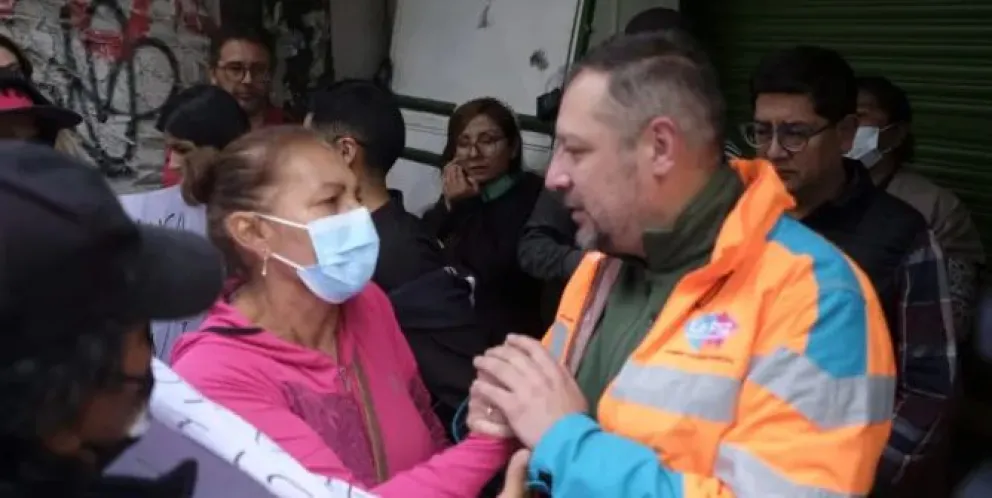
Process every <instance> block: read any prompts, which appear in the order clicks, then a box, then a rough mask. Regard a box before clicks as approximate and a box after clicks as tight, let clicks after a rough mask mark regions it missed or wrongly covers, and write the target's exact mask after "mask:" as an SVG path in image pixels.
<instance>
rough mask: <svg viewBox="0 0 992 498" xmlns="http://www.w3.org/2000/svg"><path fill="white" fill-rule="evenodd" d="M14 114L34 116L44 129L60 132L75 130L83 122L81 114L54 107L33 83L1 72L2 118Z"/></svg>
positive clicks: (0, 103) (0, 114) (16, 75)
mask: <svg viewBox="0 0 992 498" xmlns="http://www.w3.org/2000/svg"><path fill="white" fill-rule="evenodd" d="M13 114H25V115H31V116H34V117H35V118H36V119H37V120H38V122H39V126H40V127H42V128H46V129H50V130H54V131H58V130H62V129H65V128H73V127H75V126H76V125H78V124H79V123H80V122H81V121H82V120H83V118H82V116H80V115H79V114H77V113H75V112H73V111H70V110H69V109H65V108H63V107H59V106H57V105H54V104H52V103H51V101H49V100H48V99H47V98H45V96H44V95H42V94H41V92H40V91H38V89H37V88H36V87H35V86H34V84H33V83H31V82H30V81H28V80H26V79H24V78H23V77H22V76H20V75H19V74H11V73H9V72H8V71H2V72H0V117H2V116H9V115H13Z"/></svg>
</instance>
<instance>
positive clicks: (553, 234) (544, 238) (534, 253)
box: [517, 190, 584, 325]
mask: <svg viewBox="0 0 992 498" xmlns="http://www.w3.org/2000/svg"><path fill="white" fill-rule="evenodd" d="M577 229H578V227H577V226H576V225H575V222H574V221H572V216H571V213H570V212H569V211H568V209H566V208H565V205H564V204H563V203H562V199H561V194H559V193H558V192H554V191H551V190H543V191H542V192H541V196H540V197H538V198H537V204H536V205H535V206H534V212H533V213H531V215H530V219H528V220H527V224H526V225H524V230H523V233H522V234H521V236H520V245H519V246H518V247H517V258H518V260H519V262H520V268H521V269H523V271H524V272H526V273H527V274H528V275H530V276H532V277H534V278H536V279H538V280H540V281H542V282H544V289H543V291H542V296H541V316H542V318H543V322H544V325H549V324H550V323H551V321H552V320H553V318H554V314H555V311H556V310H557V309H558V301H559V300H560V299H561V294H562V292H563V291H564V290H565V284H567V283H568V279H570V278H572V273H573V272H574V271H575V269H576V268H578V266H579V262H580V261H582V255H583V254H584V251H582V250H581V249H579V248H578V247H577V246H576V245H575V232H576V230H577Z"/></svg>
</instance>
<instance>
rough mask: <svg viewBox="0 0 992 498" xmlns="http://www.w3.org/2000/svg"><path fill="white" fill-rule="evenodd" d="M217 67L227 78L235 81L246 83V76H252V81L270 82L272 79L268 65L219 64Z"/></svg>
mask: <svg viewBox="0 0 992 498" xmlns="http://www.w3.org/2000/svg"><path fill="white" fill-rule="evenodd" d="M217 67H218V68H219V69H220V70H221V71H223V72H224V75H225V76H227V77H228V78H230V79H232V80H234V81H244V80H245V75H248V74H250V75H251V79H252V81H268V80H269V78H270V77H271V74H269V65H268V64H261V63H254V64H245V63H243V62H229V63H227V64H219V65H218V66H217Z"/></svg>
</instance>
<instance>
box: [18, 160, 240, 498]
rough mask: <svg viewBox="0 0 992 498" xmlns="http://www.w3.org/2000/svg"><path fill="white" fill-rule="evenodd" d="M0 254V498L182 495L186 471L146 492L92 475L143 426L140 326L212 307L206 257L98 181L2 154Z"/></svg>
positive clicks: (210, 260) (202, 244)
mask: <svg viewBox="0 0 992 498" xmlns="http://www.w3.org/2000/svg"><path fill="white" fill-rule="evenodd" d="M0 255H2V257H0V331H3V334H4V335H3V338H2V340H3V344H2V347H0V406H2V407H3V409H2V410H0V447H2V448H3V451H2V453H0V496H4V497H6V496H18V497H55V496H58V497H63V498H64V497H69V498H72V497H80V496H100V497H115V496H120V497H130V496H134V497H138V496H140V497H161V498H178V497H185V496H190V494H191V488H192V486H193V482H194V481H195V477H196V467H195V464H193V463H188V464H187V463H184V464H183V465H180V466H179V467H177V468H176V470H174V471H173V472H171V473H169V474H168V475H167V476H165V477H162V478H159V479H151V480H146V479H136V478H118V477H113V478H112V477H101V475H100V474H101V471H102V470H103V469H104V468H106V466H108V465H109V464H110V463H111V462H113V461H114V460H115V459H116V457H117V456H118V455H120V454H121V453H122V452H123V451H124V450H125V449H126V448H127V447H128V446H129V445H130V444H131V443H133V442H134V440H135V438H136V437H137V436H139V435H140V434H141V432H142V427H143V426H144V425H145V424H144V423H143V422H146V419H145V416H146V415H145V413H146V410H147V404H148V399H149V396H150V394H151V391H152V387H153V385H154V379H153V378H152V376H151V370H150V362H151V357H152V347H151V342H150V338H149V326H148V324H149V321H150V320H155V319H163V320H169V319H174V318H179V317H184V316H189V315H193V314H195V313H198V312H200V311H202V310H204V309H206V308H207V307H208V306H209V305H210V303H211V302H212V301H213V300H214V299H215V298H216V296H217V295H218V294H219V292H220V290H221V285H222V280H223V269H222V263H221V258H220V255H219V253H218V252H217V250H216V249H215V248H214V247H213V246H212V245H211V244H210V243H209V242H208V241H207V240H206V239H204V238H202V237H200V236H198V235H196V234H193V233H188V232H180V231H173V230H168V229H164V228H159V227H155V226H149V225H138V224H136V223H135V222H133V221H132V220H131V219H130V218H128V216H127V215H126V214H125V212H124V210H123V208H122V207H121V206H120V204H119V202H118V200H117V198H116V197H115V196H114V194H113V193H112V192H111V190H110V187H109V186H108V185H107V184H106V183H105V181H104V179H103V177H102V176H101V175H100V173H99V172H98V171H97V170H95V169H92V168H87V167H82V166H81V165H80V164H79V163H78V162H76V161H75V160H73V159H70V158H68V157H67V156H64V155H62V154H60V153H58V152H57V151H55V150H53V149H51V148H49V147H43V146H40V145H36V144H30V143H24V142H12V141H2V142H0Z"/></svg>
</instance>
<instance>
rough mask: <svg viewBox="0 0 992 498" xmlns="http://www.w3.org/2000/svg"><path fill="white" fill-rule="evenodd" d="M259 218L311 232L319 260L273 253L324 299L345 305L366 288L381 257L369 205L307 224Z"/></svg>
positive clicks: (311, 239) (314, 250) (274, 218)
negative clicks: (301, 260) (305, 262)
mask: <svg viewBox="0 0 992 498" xmlns="http://www.w3.org/2000/svg"><path fill="white" fill-rule="evenodd" d="M257 214H258V216H259V217H261V218H263V219H266V220H269V221H274V222H276V223H279V224H282V225H286V226H289V227H293V228H299V229H301V230H306V231H307V232H308V233H309V234H310V242H311V243H312V244H313V252H314V254H316V255H317V262H316V263H315V264H313V265H310V266H303V265H301V264H299V263H297V262H295V261H292V260H290V259H289V258H286V257H285V256H281V255H279V254H273V255H272V257H273V258H274V259H276V260H277V261H280V262H282V263H285V264H287V265H289V266H291V267H293V268H295V269H296V273H297V274H298V275H299V276H300V280H302V281H303V284H304V285H306V286H307V288H308V289H310V291H311V292H313V293H314V295H316V296H317V297H319V298H320V299H322V300H324V301H326V302H329V303H334V304H341V303H343V302H345V301H347V300H349V299H351V298H352V297H354V296H355V295H356V294H358V293H359V292H361V291H362V289H364V288H365V286H366V285H367V284H368V283H369V280H370V279H371V278H372V273H373V272H374V271H375V264H376V261H377V260H378V259H379V235H378V234H377V233H376V231H375V225H374V224H373V223H372V215H371V214H369V210H368V209H365V208H358V209H353V210H351V211H348V212H347V213H342V214H335V215H331V216H327V217H324V218H320V219H316V220H314V221H311V222H310V223H307V224H306V225H304V224H302V223H297V222H295V221H289V220H284V219H282V218H277V217H275V216H272V215H268V214H262V213H257Z"/></svg>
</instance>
